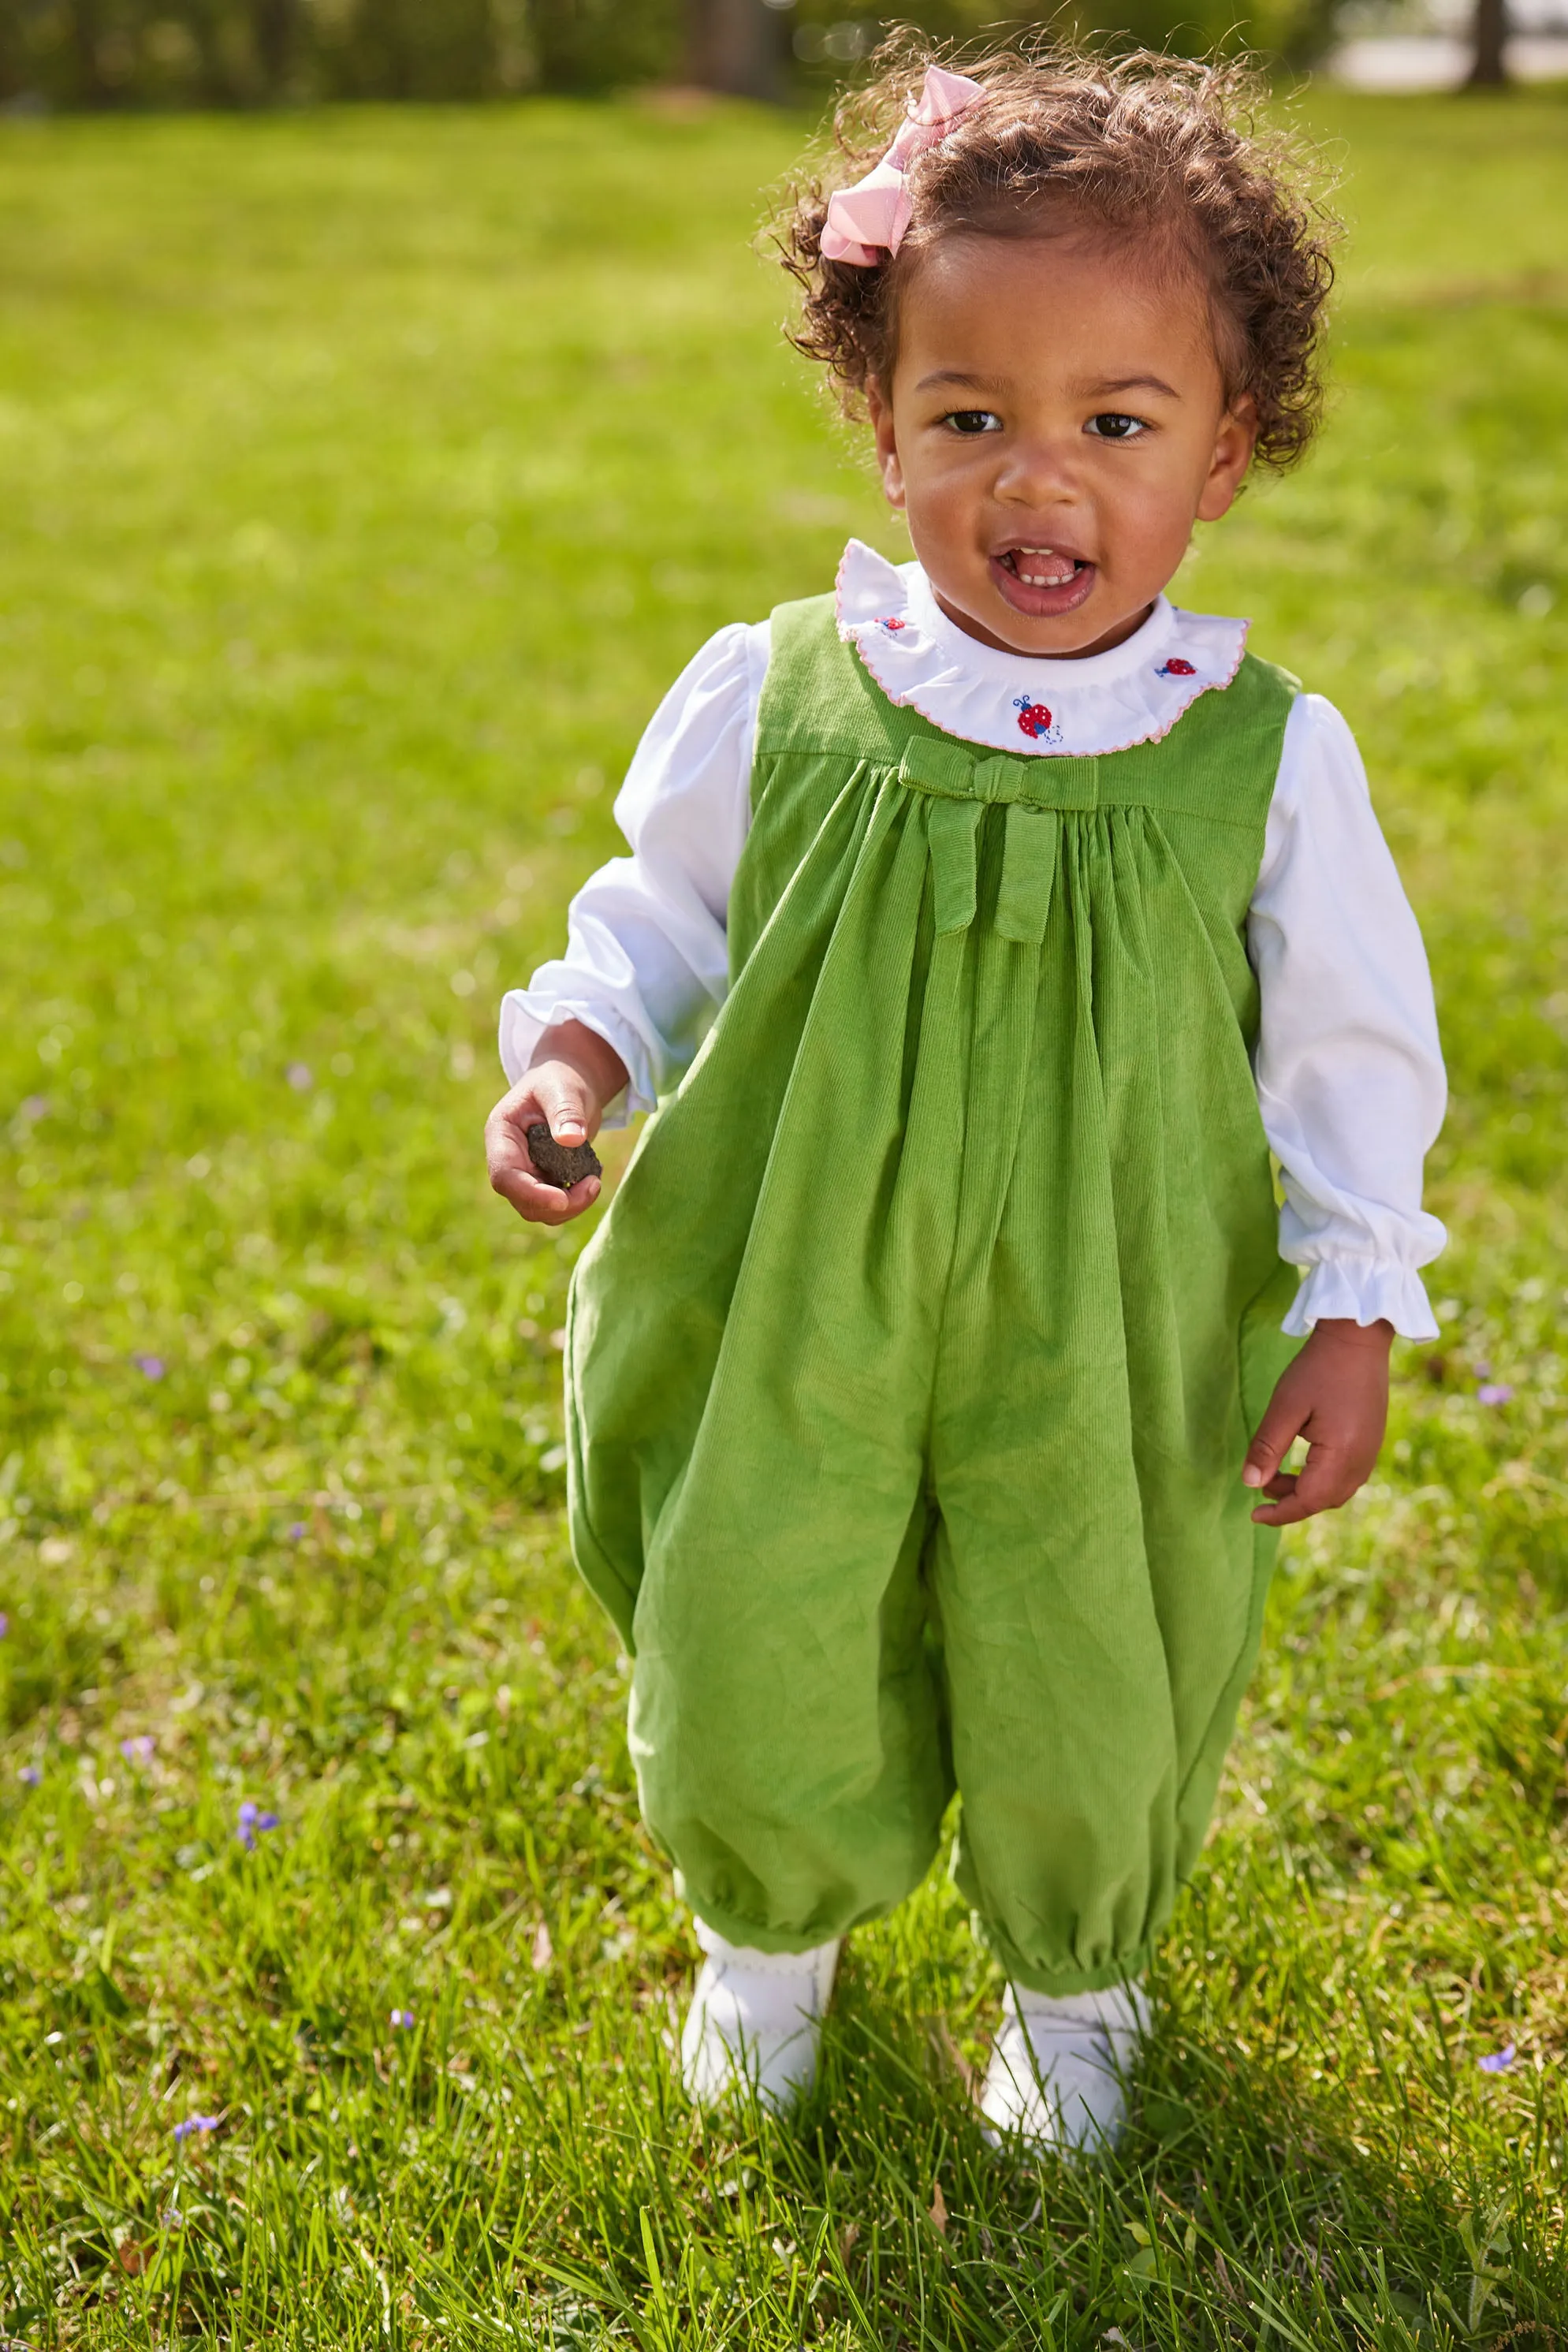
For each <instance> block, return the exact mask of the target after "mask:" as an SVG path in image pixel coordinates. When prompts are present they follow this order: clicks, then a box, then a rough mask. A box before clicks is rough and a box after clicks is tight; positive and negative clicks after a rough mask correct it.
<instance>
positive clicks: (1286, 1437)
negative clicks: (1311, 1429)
mask: <svg viewBox="0 0 1568 2352" xmlns="http://www.w3.org/2000/svg"><path fill="white" fill-rule="evenodd" d="M1307 1411H1308V1408H1307V1407H1306V1406H1305V1405H1304V1404H1298V1403H1297V1402H1296V1401H1295V1399H1294V1397H1293V1396H1292V1394H1291V1391H1290V1389H1289V1388H1288V1387H1287V1385H1286V1383H1285V1382H1284V1381H1281V1384H1280V1386H1279V1388H1277V1389H1276V1390H1275V1391H1274V1393H1273V1395H1272V1396H1271V1397H1270V1400H1269V1403H1268V1409H1267V1411H1266V1412H1264V1415H1263V1418H1262V1420H1261V1421H1260V1423H1259V1424H1258V1429H1257V1433H1256V1435H1255V1436H1254V1438H1253V1440H1252V1443H1251V1444H1250V1445H1249V1447H1248V1448H1247V1458H1246V1460H1245V1462H1244V1463H1243V1464H1242V1466H1241V1483H1242V1485H1243V1486H1268V1484H1269V1481H1270V1478H1274V1477H1277V1476H1278V1475H1279V1470H1280V1465H1281V1462H1282V1461H1283V1460H1284V1458H1285V1456H1286V1454H1288V1453H1289V1452H1290V1450H1291V1446H1292V1444H1294V1443H1295V1441H1296V1439H1297V1438H1298V1437H1299V1436H1300V1435H1301V1423H1302V1422H1303V1421H1305V1419H1306V1418H1307Z"/></svg>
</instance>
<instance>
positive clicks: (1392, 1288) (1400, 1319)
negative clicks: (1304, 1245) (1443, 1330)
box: [1282, 1257, 1437, 1339]
mask: <svg viewBox="0 0 1568 2352" xmlns="http://www.w3.org/2000/svg"><path fill="white" fill-rule="evenodd" d="M1330 1318H1343V1320H1344V1321H1346V1322H1348V1323H1383V1322H1387V1323H1392V1324H1393V1326H1394V1328H1395V1329H1396V1331H1397V1332H1398V1334H1399V1337H1400V1338H1401V1339H1436V1338H1437V1320H1436V1318H1435V1317H1434V1316H1433V1313H1432V1307H1431V1302H1430V1300H1429V1299H1428V1298H1427V1286H1426V1284H1425V1283H1424V1282H1423V1281H1422V1279H1421V1277H1420V1276H1419V1275H1418V1274H1417V1273H1416V1269H1415V1267H1414V1266H1413V1265H1399V1264H1398V1262H1397V1261H1396V1259H1393V1258H1384V1257H1333V1258H1319V1259H1318V1260H1316V1261H1315V1263H1313V1264H1312V1265H1310V1266H1309V1267H1308V1269H1307V1278H1306V1280H1305V1281H1304V1282H1303V1283H1302V1285H1301V1288H1300V1290H1298V1291H1297V1293H1296V1296H1295V1298H1294V1300H1293V1301H1292V1303H1291V1311H1290V1313H1289V1314H1288V1315H1287V1316H1286V1318H1285V1320H1284V1324H1283V1326H1282V1328H1284V1329H1285V1330H1286V1331H1288V1332H1289V1333H1290V1334H1291V1337H1292V1338H1293V1339H1301V1338H1302V1337H1303V1336H1304V1335H1305V1334H1306V1333H1307V1332H1308V1331H1310V1330H1311V1329H1312V1325H1313V1324H1314V1323H1321V1322H1323V1321H1326V1320H1328V1319H1330Z"/></svg>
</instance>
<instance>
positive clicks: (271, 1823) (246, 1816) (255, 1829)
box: [235, 1797, 277, 1853]
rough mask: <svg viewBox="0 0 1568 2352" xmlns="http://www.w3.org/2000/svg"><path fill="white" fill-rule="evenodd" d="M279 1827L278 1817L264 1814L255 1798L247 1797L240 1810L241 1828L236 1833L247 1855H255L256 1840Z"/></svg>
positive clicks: (274, 1814) (273, 1814)
mask: <svg viewBox="0 0 1568 2352" xmlns="http://www.w3.org/2000/svg"><path fill="white" fill-rule="evenodd" d="M276 1828H277V1814H276V1813H264V1812H263V1811H262V1810H261V1807H260V1806H259V1805H258V1804H257V1803H256V1801H255V1800H254V1798H251V1797H247V1798H246V1801H245V1802H244V1804H243V1805H242V1806H241V1807H240V1809H239V1826H238V1828H237V1829H236V1830H235V1837H237V1838H238V1840H239V1842H240V1843H241V1845H243V1846H244V1848H245V1850H246V1853H255V1851H256V1839H257V1838H258V1837H260V1836H263V1835H264V1834H265V1832H267V1831H268V1830H275V1829H276Z"/></svg>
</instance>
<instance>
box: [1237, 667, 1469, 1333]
mask: <svg viewBox="0 0 1568 2352" xmlns="http://www.w3.org/2000/svg"><path fill="white" fill-rule="evenodd" d="M1248 946H1249V953H1250V955H1251V959H1252V963H1253V968H1254V970H1255V971H1256V972H1257V974H1258V980H1259V986H1260V995H1261V1000H1262V1015H1261V1024H1260V1034H1259V1041H1258V1049H1257V1055H1256V1060H1255V1071H1256V1076H1257V1084H1258V1101H1259V1107H1260V1110H1261V1112H1262V1116H1263V1126H1264V1129H1265V1132H1266V1133H1267V1135H1268V1138H1269V1142H1270V1147H1271V1149H1272V1150H1273V1151H1274V1154H1275V1156H1276V1158H1277V1159H1278V1160H1279V1162H1280V1167H1281V1176H1282V1181H1283V1186H1284V1192H1285V1204H1284V1207H1283V1209H1282V1211H1281V1218H1280V1252H1281V1256H1282V1257H1285V1258H1287V1259H1289V1260H1290V1261H1291V1263H1292V1264H1294V1265H1300V1266H1303V1267H1304V1268H1305V1269H1306V1280H1305V1281H1304V1282H1303V1283H1302V1285H1301V1289H1300V1290H1299V1291H1298V1292H1297V1294H1296V1298H1295V1302H1294V1304H1293V1306H1292V1307H1291V1313H1290V1315H1289V1316H1288V1317H1287V1318H1286V1322H1285V1328H1286V1329H1287V1330H1288V1331H1292V1332H1303V1331H1307V1330H1310V1329H1311V1328H1312V1325H1313V1324H1314V1323H1315V1322H1317V1321H1318V1320H1319V1319H1320V1318H1322V1317H1325V1316H1336V1317H1337V1316H1343V1317H1345V1318H1349V1319H1351V1320H1353V1321H1354V1322H1357V1323H1374V1322H1376V1321H1378V1320H1379V1319H1380V1318H1387V1320H1388V1321H1389V1322H1391V1323H1392V1324H1393V1326H1394V1328H1395V1329H1396V1331H1398V1332H1400V1333H1401V1334H1402V1335H1403V1336H1404V1337H1405V1338H1406V1339H1434V1338H1436V1336H1437V1324H1436V1322H1435V1321H1434V1320H1433V1317H1432V1310H1431V1307H1430V1306H1429V1304H1428V1303H1427V1293H1426V1288H1425V1286H1424V1285H1423V1283H1422V1281H1421V1277H1420V1275H1419V1273H1418V1271H1417V1269H1418V1268H1419V1267H1421V1266H1423V1265H1426V1264H1427V1262H1428V1261H1429V1260H1430V1259H1432V1258H1434V1257H1436V1256H1437V1253H1438V1251H1439V1250H1440V1249H1441V1248H1442V1246H1443V1244H1444V1241H1445V1240H1446V1238H1447V1236H1446V1234H1444V1231H1443V1228H1442V1226H1441V1225H1440V1224H1439V1223H1438V1222H1437V1218H1436V1217H1432V1216H1428V1215H1427V1213H1425V1212H1424V1211H1423V1209H1422V1207H1421V1176H1422V1162H1423V1160H1424V1159H1425V1156H1426V1153H1427V1150H1428V1149H1429V1148H1430V1146H1431V1144H1432V1142H1433V1141H1434V1139H1435V1138H1436V1136H1437V1129H1438V1128H1439V1127H1440V1126H1441V1124H1442V1119H1443V1110H1444V1104H1445V1098H1446V1093H1445V1083H1444V1075H1443V1062H1442V1055H1441V1052H1440V1050H1439V1047H1438V1043H1437V1014H1436V1011H1435V1009H1434V1006H1433V1002H1432V983H1431V979H1430V976H1429V974H1428V971H1427V957H1426V951H1425V950H1424V948H1423V946H1422V943H1421V934H1420V932H1419V930H1418V929H1417V928H1416V918H1415V916H1414V914H1413V913H1412V912H1411V909H1410V906H1409V903H1408V901H1407V900H1406V896H1405V893H1404V890H1403V888H1402V887H1401V885H1400V881H1399V877H1398V874H1397V872H1396V869H1395V865H1394V860H1393V858H1392V857H1391V856H1390V855H1389V851H1388V845H1387V844H1386V843H1385V840H1384V838H1383V835H1382V832H1381V830H1380V828H1379V826H1378V823H1377V819H1376V817H1375V814H1373V808H1372V801H1371V797H1370V795H1369V793H1368V791H1367V784H1366V773H1365V770H1364V767H1363V765H1362V761H1361V755H1360V753H1359V751H1357V749H1356V746H1355V740H1354V737H1353V736H1352V734H1351V731H1350V729H1349V728H1348V727H1347V726H1346V724H1345V722H1344V720H1343V719H1342V718H1341V716H1340V714H1339V712H1338V711H1337V710H1336V709H1334V708H1333V704H1332V703H1330V702H1325V701H1324V700H1323V698H1322V696H1321V695H1315V694H1308V695H1302V696H1301V697H1300V698H1298V700H1297V701H1296V703H1295V705H1294V708H1293V709H1292V710H1291V717H1290V719H1289V722H1288V724H1287V727H1286V731H1285V742H1284V749H1283V753H1282V756H1281V763H1280V774H1279V779H1278V782H1277V783H1276V786H1275V791H1274V797H1273V801H1272V803H1271V805H1270V812H1269V823H1268V828H1267V833H1266V836H1265V842H1264V852H1263V864H1262V867H1261V870H1260V875H1259V878H1258V887H1257V889H1256V891H1255V892H1254V894H1253V898H1252V904H1251V910H1250V914H1249V919H1248Z"/></svg>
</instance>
